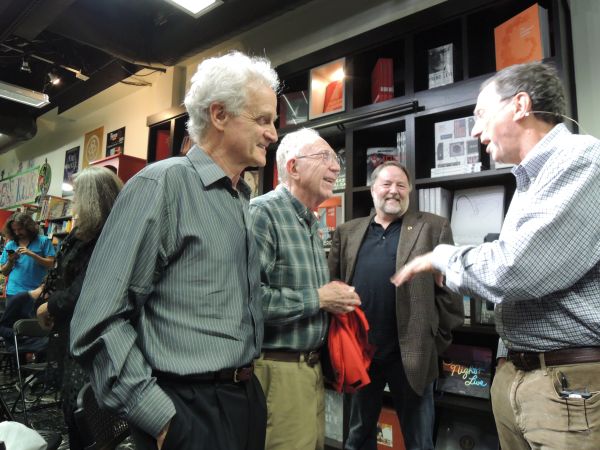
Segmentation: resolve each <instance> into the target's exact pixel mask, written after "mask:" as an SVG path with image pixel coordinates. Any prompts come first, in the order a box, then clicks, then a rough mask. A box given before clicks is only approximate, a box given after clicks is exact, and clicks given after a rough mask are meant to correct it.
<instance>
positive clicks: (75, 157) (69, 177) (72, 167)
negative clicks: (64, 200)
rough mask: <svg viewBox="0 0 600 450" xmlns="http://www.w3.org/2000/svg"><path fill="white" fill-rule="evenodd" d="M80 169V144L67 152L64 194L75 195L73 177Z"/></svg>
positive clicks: (66, 195) (64, 195) (65, 195)
mask: <svg viewBox="0 0 600 450" xmlns="http://www.w3.org/2000/svg"><path fill="white" fill-rule="evenodd" d="M78 171H79V146H77V147H73V148H71V149H69V150H67V151H66V152H65V169H64V171H63V188H62V196H63V197H69V196H71V195H73V179H74V178H75V174H76V173H77V172H78Z"/></svg>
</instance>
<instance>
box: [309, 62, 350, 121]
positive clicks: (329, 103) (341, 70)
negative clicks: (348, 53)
mask: <svg viewBox="0 0 600 450" xmlns="http://www.w3.org/2000/svg"><path fill="white" fill-rule="evenodd" d="M345 73H346V59H345V58H340V59H337V60H335V61H332V62H330V63H327V64H323V65H322V66H318V67H315V68H313V69H311V70H310V95H309V110H308V118H309V119H315V118H317V117H321V116H325V115H329V114H334V113H337V112H342V111H344V110H345V109H346V95H345V91H346V81H345Z"/></svg>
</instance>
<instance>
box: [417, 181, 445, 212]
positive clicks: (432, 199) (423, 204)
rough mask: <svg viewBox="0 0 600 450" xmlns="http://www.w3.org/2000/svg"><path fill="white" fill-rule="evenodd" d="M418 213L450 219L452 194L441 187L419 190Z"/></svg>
mask: <svg viewBox="0 0 600 450" xmlns="http://www.w3.org/2000/svg"><path fill="white" fill-rule="evenodd" d="M419 211H423V212H429V213H431V214H437V215H438V216H442V217H445V218H446V219H450V214H451V211H452V192H451V191H449V190H448V189H444V188H442V187H435V188H427V189H419Z"/></svg>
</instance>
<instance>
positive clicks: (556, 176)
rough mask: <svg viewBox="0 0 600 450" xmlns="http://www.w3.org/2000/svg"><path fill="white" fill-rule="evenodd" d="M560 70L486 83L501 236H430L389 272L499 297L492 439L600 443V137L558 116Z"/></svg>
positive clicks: (515, 446)
mask: <svg viewBox="0 0 600 450" xmlns="http://www.w3.org/2000/svg"><path fill="white" fill-rule="evenodd" d="M564 110H565V95H564V90H563V87H562V84H561V81H560V79H559V78H558V76H557V74H556V71H555V70H554V69H553V68H552V67H550V66H548V65H546V64H541V63H530V64H522V65H516V66H511V67H509V68H507V69H504V70H502V71H500V72H498V73H497V74H496V75H494V76H493V77H492V78H491V79H490V80H488V81H487V82H485V83H484V85H483V86H482V90H481V92H480V94H479V97H478V99H477V105H476V107H475V116H476V117H477V122H476V123H475V126H474V128H473V136H476V137H479V138H480V139H481V142H482V143H483V144H484V145H485V146H486V147H487V152H488V153H489V154H490V155H491V157H492V158H494V159H495V160H496V161H500V162H505V163H512V164H516V166H515V167H514V169H513V174H514V176H515V178H516V185H517V189H516V192H515V195H514V197H513V199H512V201H511V204H510V208H509V210H508V212H507V214H506V218H505V220H504V224H503V226H502V231H501V233H500V237H499V239H498V240H497V241H495V242H491V243H485V244H482V245H479V246H476V247H453V246H449V245H439V246H437V247H436V248H435V249H434V251H433V253H429V254H427V255H424V256H423V257H420V258H416V259H414V260H413V261H412V262H411V263H409V264H407V265H406V266H405V267H404V269H402V270H400V271H399V273H397V274H396V275H395V276H394V277H393V281H394V282H395V283H396V284H401V283H404V282H405V281H407V280H410V279H411V278H413V277H414V276H415V275H416V274H417V273H419V272H424V271H428V272H431V271H437V272H439V273H438V281H440V282H441V277H440V276H439V275H440V274H445V276H446V285H447V286H448V287H449V288H450V289H451V290H453V291H456V292H461V293H463V294H466V295H473V296H478V297H481V298H485V299H487V300H490V301H492V302H494V303H496V314H495V317H496V328H497V330H498V333H499V334H500V337H501V338H502V340H503V341H504V343H505V344H506V347H507V348H508V361H509V362H507V363H506V364H504V365H503V366H502V367H500V368H499V369H498V370H497V372H496V376H495V378H494V382H493V385H492V392H491V393H492V406H493V410H494V417H495V420H496V427H497V429H498V435H499V438H500V446H501V447H502V448H507V449H511V450H528V449H529V448H544V449H557V450H558V449H578V450H581V449H586V450H592V449H598V443H599V442H600V401H598V400H599V399H600V377H599V376H598V374H599V373H600V226H599V225H598V223H599V222H598V211H600V141H599V140H598V139H596V138H594V137H592V136H585V135H576V134H571V133H570V132H569V130H567V128H566V127H565V125H564V124H562V123H561V122H562V120H563V117H565V116H564Z"/></svg>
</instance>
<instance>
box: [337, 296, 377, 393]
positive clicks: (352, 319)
mask: <svg viewBox="0 0 600 450" xmlns="http://www.w3.org/2000/svg"><path fill="white" fill-rule="evenodd" d="M368 332H369V322H367V318H366V317H365V314H364V313H363V312H362V310H361V309H360V308H356V309H355V310H354V311H353V312H350V313H348V314H340V315H337V314H332V315H331V324H330V326H329V337H328V344H327V346H328V350H329V358H330V360H331V366H332V369H333V373H334V378H335V379H334V380H333V387H334V388H335V390H336V391H338V392H342V391H344V392H356V391H357V390H358V389H360V388H362V387H364V386H366V385H367V384H369V383H370V382H371V379H370V378H369V374H368V372H367V371H368V370H369V366H370V365H371V359H372V358H373V353H374V351H375V348H374V347H373V346H372V345H371V344H369V340H368Z"/></svg>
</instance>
